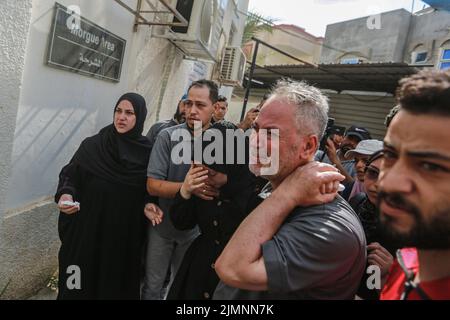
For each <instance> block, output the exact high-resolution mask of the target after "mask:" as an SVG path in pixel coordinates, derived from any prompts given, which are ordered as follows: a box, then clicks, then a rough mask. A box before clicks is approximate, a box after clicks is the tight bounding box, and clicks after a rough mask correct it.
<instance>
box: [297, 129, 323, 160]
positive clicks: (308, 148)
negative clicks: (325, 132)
mask: <svg viewBox="0 0 450 320" xmlns="http://www.w3.org/2000/svg"><path fill="white" fill-rule="evenodd" d="M304 139H305V140H304V143H303V144H302V150H301V157H302V158H303V159H311V158H314V155H315V154H316V152H317V147H318V145H319V139H318V138H317V136H316V135H310V136H306V137H304Z"/></svg>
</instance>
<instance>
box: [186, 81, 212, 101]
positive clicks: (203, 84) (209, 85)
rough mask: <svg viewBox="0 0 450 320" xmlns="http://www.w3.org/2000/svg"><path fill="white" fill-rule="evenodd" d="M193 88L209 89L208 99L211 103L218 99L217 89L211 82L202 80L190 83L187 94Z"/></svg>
mask: <svg viewBox="0 0 450 320" xmlns="http://www.w3.org/2000/svg"><path fill="white" fill-rule="evenodd" d="M193 87H199V88H203V87H207V88H208V89H209V99H210V100H211V102H212V103H216V102H217V100H218V99H219V88H218V87H217V84H215V83H214V82H213V81H211V80H206V79H202V80H198V81H195V82H192V84H191V85H190V86H189V89H188V92H189V91H190V90H191V88H193Z"/></svg>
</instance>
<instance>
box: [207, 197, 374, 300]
mask: <svg viewBox="0 0 450 320" xmlns="http://www.w3.org/2000/svg"><path fill="white" fill-rule="evenodd" d="M262 251H263V257H264V264H265V267H266V271H267V277H268V288H269V290H268V291H261V292H256V291H246V290H240V289H236V288H232V287H229V286H227V285H225V284H224V283H222V282H220V283H219V285H218V286H217V288H216V291H215V293H214V299H218V300H230V299H231V300H234V299H236V300H244V299H250V300H256V299H291V300H294V299H308V300H310V299H320V300H330V299H331V300H343V299H353V298H354V296H355V294H356V291H357V289H358V286H359V283H360V281H361V278H362V276H363V272H364V270H365V266H366V239H365V235H364V230H363V227H362V225H361V223H360V221H359V219H358V217H357V215H356V213H355V212H354V211H353V210H352V208H351V207H350V205H349V204H348V203H347V202H346V201H345V200H344V199H342V197H340V196H338V197H337V198H336V199H335V200H334V201H333V202H331V203H328V204H324V205H319V206H312V207H308V208H296V209H295V210H294V211H293V212H292V213H291V214H290V215H289V217H288V218H287V219H286V221H285V222H284V223H283V225H282V226H281V227H280V229H279V230H278V231H277V233H276V234H275V235H274V236H273V238H272V239H271V240H269V241H267V242H266V243H264V244H263V245H262Z"/></svg>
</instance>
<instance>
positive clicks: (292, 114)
mask: <svg viewBox="0 0 450 320" xmlns="http://www.w3.org/2000/svg"><path fill="white" fill-rule="evenodd" d="M327 112H328V102H327V99H326V97H325V96H324V95H323V94H322V93H321V92H320V91H319V90H318V89H316V88H314V87H311V86H308V85H307V84H305V83H302V82H287V81H280V82H279V83H278V84H277V86H276V87H275V89H274V91H273V93H272V95H271V97H270V98H269V100H268V101H267V102H266V103H265V105H264V107H263V108H262V109H261V112H260V114H259V116H258V118H257V119H256V120H255V122H254V124H253V126H254V128H255V132H254V133H253V134H252V137H251V139H250V140H251V147H250V150H251V151H250V169H251V170H252V172H253V173H254V174H256V175H260V176H264V177H265V178H267V179H268V180H269V181H270V185H268V186H267V188H265V189H264V190H263V195H262V196H263V197H264V198H266V199H265V200H264V201H263V202H262V203H261V204H260V205H259V206H258V207H257V208H256V209H255V210H253V211H252V212H251V213H250V215H249V216H248V217H247V218H246V219H245V220H244V221H243V223H242V224H241V225H240V226H239V228H238V230H237V231H236V233H235V234H234V235H233V237H232V238H231V240H230V242H229V243H228V245H227V246H226V248H225V250H224V251H223V253H222V254H221V256H220V257H219V259H218V260H217V262H216V264H215V267H216V271H217V274H218V275H219V277H220V279H221V280H222V282H223V283H221V284H219V286H218V287H217V289H216V292H215V295H214V298H215V299H264V298H270V299H353V298H354V295H355V293H356V291H357V288H358V285H359V282H360V280H361V277H362V275H363V272H364V267H365V263H366V241H365V237H364V230H363V228H362V226H361V223H360V222H359V220H358V217H357V216H356V214H355V213H354V211H353V210H352V209H351V207H350V206H349V205H348V203H346V202H345V201H344V200H343V199H342V198H341V197H340V196H337V195H336V193H337V187H338V185H339V181H342V180H343V179H344V176H342V175H341V174H339V173H338V172H337V169H335V168H333V167H332V166H330V165H327V164H319V163H315V162H312V160H313V158H314V154H315V152H316V150H317V148H318V144H319V141H320V138H321V136H322V134H323V132H324V130H325V127H326V124H327V120H328V116H327ZM266 144H267V150H270V152H268V153H267V152H266V151H267V150H263V149H264V145H266ZM270 188H272V190H273V191H270Z"/></svg>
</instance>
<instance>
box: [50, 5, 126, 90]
mask: <svg viewBox="0 0 450 320" xmlns="http://www.w3.org/2000/svg"><path fill="white" fill-rule="evenodd" d="M125 44H126V41H125V40H124V39H122V38H120V37H118V36H116V35H114V34H112V33H111V32H109V31H107V30H105V29H103V28H101V27H99V26H98V25H96V24H95V23H92V22H91V21H89V20H87V19H85V18H83V17H81V16H80V15H79V14H78V13H76V12H74V11H72V10H70V9H67V8H66V7H64V6H62V5H60V4H59V3H56V4H55V16H54V18H53V25H52V30H51V32H50V43H49V48H48V57H47V64H48V65H49V66H53V67H57V68H62V69H65V70H69V71H72V72H77V73H81V74H84V75H88V76H93V77H97V78H100V79H104V80H110V81H114V82H119V80H120V71H121V69H122V61H123V55H124V52H125Z"/></svg>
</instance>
